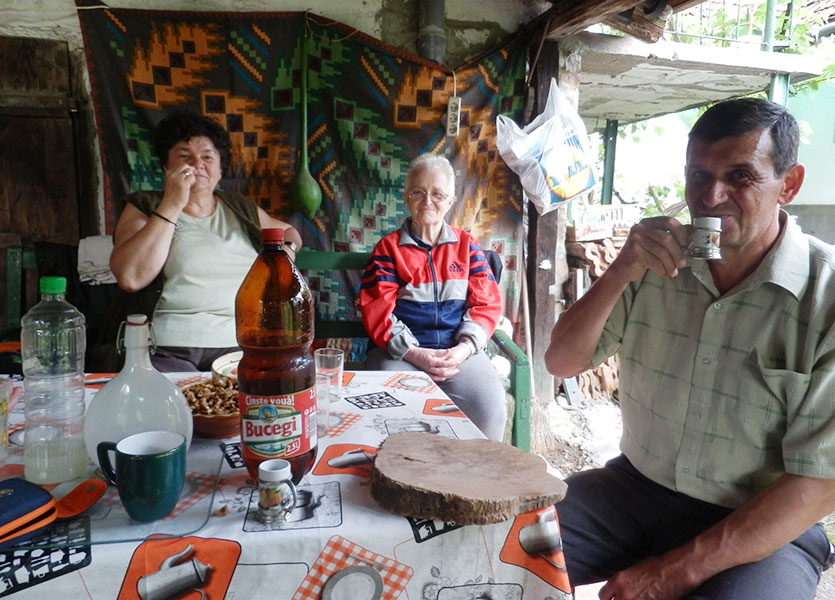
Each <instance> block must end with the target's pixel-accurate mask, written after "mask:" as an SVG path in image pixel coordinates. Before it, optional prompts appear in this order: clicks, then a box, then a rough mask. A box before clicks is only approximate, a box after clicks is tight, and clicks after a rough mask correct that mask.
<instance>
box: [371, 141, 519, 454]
mask: <svg viewBox="0 0 835 600" xmlns="http://www.w3.org/2000/svg"><path fill="white" fill-rule="evenodd" d="M405 189H406V194H405V199H406V204H407V205H408V207H409V212H410V213H411V217H409V218H407V219H406V221H405V222H404V223H403V226H402V227H401V228H400V229H399V230H397V231H394V232H392V233H389V234H388V235H386V236H385V237H384V238H383V239H382V240H380V241H379V242H378V243H377V245H376V246H375V247H374V250H373V252H372V256H371V260H370V261H369V263H368V266H367V267H366V269H365V273H364V274H363V279H362V285H361V287H360V308H361V310H362V320H363V324H364V325H365V329H366V331H368V335H369V336H370V338H371V341H372V342H374V344H375V345H376V346H377V347H376V348H373V349H372V350H371V351H369V353H368V360H367V361H366V367H367V368H368V369H378V370H399V371H402V370H415V369H420V370H422V371H424V372H426V373H427V374H428V375H429V376H430V377H431V378H432V379H433V380H434V381H435V382H436V383H437V384H438V386H439V387H440V388H441V389H443V390H444V392H446V394H447V395H448V396H449V397H450V398H451V399H452V400H453V401H454V402H455V403H456V404H457V405H458V407H459V408H460V409H461V410H462V411H463V412H464V413H465V414H466V415H467V416H468V417H469V418H470V420H471V421H472V422H473V423H474V424H475V425H476V426H477V427H478V428H479V429H480V430H481V431H482V432H483V433H484V435H485V436H487V437H488V438H490V439H494V440H501V439H502V436H503V434H504V429H505V421H506V420H507V405H506V402H505V390H504V386H503V385H502V383H501V381H500V380H499V378H498V375H497V374H496V371H495V369H494V368H493V366H492V365H491V364H490V361H489V359H488V358H487V356H486V355H485V354H484V352H482V351H481V349H482V348H483V347H484V345H485V344H486V342H487V340H488V339H489V338H490V336H491V335H492V334H493V330H494V329H495V327H496V323H497V322H498V320H499V317H500V316H501V296H500V295H499V288H498V285H497V284H496V279H495V278H494V277H493V272H492V271H491V270H490V266H489V265H488V264H487V260H486V259H485V257H484V253H483V252H482V250H481V247H480V246H479V244H478V240H476V238H475V237H473V236H472V235H471V234H470V233H468V232H466V231H464V230H462V229H458V228H455V227H451V226H450V225H449V224H447V223H446V221H444V217H445V215H446V214H447V212H449V209H450V208H452V205H453V204H454V203H455V174H454V172H453V170H452V166H451V165H450V164H449V161H448V160H447V159H446V158H444V157H442V156H437V155H434V154H423V155H421V156H419V157H418V158H416V159H415V160H414V161H413V162H412V164H411V166H410V169H409V173H408V174H407V176H406V188H405Z"/></svg>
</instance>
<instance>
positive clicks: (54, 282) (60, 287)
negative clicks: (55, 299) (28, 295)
mask: <svg viewBox="0 0 835 600" xmlns="http://www.w3.org/2000/svg"><path fill="white" fill-rule="evenodd" d="M40 290H41V294H63V293H66V291H67V278H66V277H56V276H53V275H45V276H44V277H41V282H40Z"/></svg>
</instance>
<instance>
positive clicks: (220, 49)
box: [76, 0, 527, 324]
mask: <svg viewBox="0 0 835 600" xmlns="http://www.w3.org/2000/svg"><path fill="white" fill-rule="evenodd" d="M76 5H77V6H78V7H79V10H78V16H79V20H80V21H81V26H82V33H83V37H84V45H85V52H86V57H87V65H88V70H89V74H90V81H91V86H92V97H93V104H94V111H95V117H96V123H97V130H98V137H99V144H100V151H101V162H102V167H103V170H104V182H103V187H104V202H105V214H106V224H105V225H106V230H107V232H108V233H111V232H112V231H113V228H114V226H115V223H116V220H117V218H118V215H119V213H120V211H121V208H122V199H123V198H124V196H125V195H126V194H127V193H128V192H131V191H134V190H142V189H162V185H163V173H162V168H161V166H160V165H159V163H158V160H157V158H156V157H155V155H154V154H153V150H152V147H151V143H150V134H151V131H152V130H153V127H154V126H155V124H156V123H157V122H159V120H160V119H161V118H162V117H163V116H164V115H165V114H166V113H167V112H169V111H171V110H172V109H173V108H175V107H182V106H187V107H191V108H192V109H194V110H196V111H198V112H201V113H202V114H205V115H208V116H211V117H213V118H215V119H217V120H218V121H219V122H220V123H221V124H222V125H223V126H224V127H226V129H227V130H228V131H229V132H230V134H231V137H232V143H233V150H232V154H233V156H232V159H231V163H232V164H231V173H229V174H227V175H226V177H224V179H223V180H222V182H221V184H220V186H221V187H222V188H224V189H232V190H236V191H239V192H241V193H243V194H244V195H246V196H248V197H249V198H251V199H252V200H253V201H254V202H256V203H257V204H258V205H259V206H261V207H262V208H264V209H265V210H266V211H267V212H269V213H270V214H272V215H274V216H276V217H279V218H281V219H284V220H286V221H288V222H290V223H292V224H293V225H294V226H295V227H296V229H298V230H299V232H300V233H301V235H302V238H303V240H304V245H305V247H308V248H311V249H318V250H336V251H346V250H357V251H368V250H371V248H372V247H373V246H374V244H375V243H376V242H377V241H378V240H379V239H380V238H381V237H382V236H383V235H385V234H386V233H388V232H389V231H392V230H394V229H396V228H397V227H399V226H400V224H401V223H402V221H403V219H404V218H405V217H406V216H407V214H408V211H407V209H406V205H405V202H404V200H403V183H404V179H405V173H406V170H407V168H408V165H409V162H410V161H411V160H412V159H413V158H415V157H416V156H418V155H419V154H422V153H424V152H434V153H438V154H442V155H444V156H446V157H447V158H449V159H450V161H451V162H452V164H453V166H454V168H455V171H456V177H457V181H456V196H457V198H458V201H457V203H456V205H455V206H454V207H453V209H452V211H451V213H450V217H449V220H450V222H451V223H452V224H453V225H456V226H459V227H462V228H465V229H470V230H472V231H473V233H474V234H475V235H476V236H477V237H478V238H479V240H480V241H481V243H482V245H483V246H484V247H485V248H492V249H494V250H496V251H497V252H498V253H499V254H500V255H501V256H502V257H503V262H504V265H505V269H504V274H503V277H502V282H501V287H502V296H503V299H504V302H505V314H506V315H507V316H508V317H509V318H510V320H511V321H512V322H514V324H515V323H518V314H519V294H518V290H519V289H520V275H521V274H520V270H521V269H520V267H521V252H522V245H521V243H520V241H521V240H522V239H523V230H522V190H521V187H520V185H519V181H518V178H517V177H516V176H515V175H514V174H513V173H512V172H511V171H510V170H509V169H508V168H507V166H506V165H505V163H504V161H503V160H502V159H501V157H500V156H499V154H498V152H497V151H496V126H495V123H496V117H497V115H498V114H505V115H508V116H510V117H511V118H514V119H517V120H518V118H519V117H520V115H521V113H522V108H523V103H524V95H525V92H524V78H525V69H526V48H527V42H526V41H525V40H523V39H518V38H517V39H516V40H515V41H512V42H509V44H508V45H507V46H505V47H503V48H502V49H500V50H498V51H496V52H495V53H493V54H491V55H489V56H487V57H486V58H483V59H482V60H479V61H478V62H475V63H472V64H469V65H467V66H465V67H462V68H461V69H460V70H458V71H456V72H455V73H454V74H453V73H452V72H451V71H449V70H448V69H446V68H444V67H442V66H441V65H437V64H435V63H432V62H428V61H425V60H422V59H420V58H418V57H416V56H414V55H411V54H408V53H405V52H403V51H400V50H398V49H395V48H393V47H391V46H389V45H387V44H384V43H382V42H380V41H379V40H376V39H374V38H372V37H370V36H368V35H366V34H363V33H361V32H359V31H356V30H354V29H352V28H350V27H347V26H345V25H344V24H341V23H338V22H334V21H331V20H329V19H327V18H324V17H321V16H317V15H313V14H310V13H302V12H292V13H287V12H285V13H264V12H260V13H246V12H242V13H217V12H214V13H208V12H173V11H151V10H134V9H116V8H113V9H111V8H107V7H105V6H103V5H102V4H101V3H100V2H97V1H96V0H76ZM91 6H98V7H99V8H98V9H90V8H89V7H91ZM84 7H87V8H84ZM82 8H84V9H83V10H82ZM306 28H307V32H308V37H307V39H308V42H307V43H308V55H309V57H308V127H307V129H308V139H307V144H308V153H309V157H310V171H311V173H312V174H313V176H314V178H315V179H316V180H317V181H318V182H319V185H320V186H321V188H322V205H321V207H320V209H319V210H318V212H317V213H316V214H315V215H314V216H313V217H312V218H311V219H307V218H305V217H304V216H302V215H301V214H297V213H293V212H292V208H291V206H290V203H289V199H288V185H289V183H290V181H291V180H292V178H293V176H294V175H295V173H296V166H297V162H298V148H299V144H300V140H299V137H300V134H301V127H300V114H301V109H300V99H301V92H300V85H299V84H300V65H301V55H302V44H303V43H304V40H305V35H304V34H305V30H306ZM453 90H455V92H456V93H457V95H458V96H460V97H461V98H462V105H461V130H460V134H459V135H458V136H456V137H448V136H447V135H446V106H447V100H448V98H449V97H450V95H452V94H453ZM310 279H311V286H312V287H313V288H314V289H315V290H316V291H317V293H318V301H319V303H320V310H322V311H323V312H324V313H325V314H328V313H330V314H331V315H334V316H336V317H337V318H339V317H340V316H342V317H345V316H347V313H353V312H354V311H355V310H356V305H355V302H354V298H355V289H354V288H355V286H356V285H357V282H358V278H357V280H356V281H352V282H334V283H330V282H328V283H325V282H324V278H321V280H320V278H317V277H311V278H310ZM324 286H327V289H325V288H324ZM346 311H347V312H346Z"/></svg>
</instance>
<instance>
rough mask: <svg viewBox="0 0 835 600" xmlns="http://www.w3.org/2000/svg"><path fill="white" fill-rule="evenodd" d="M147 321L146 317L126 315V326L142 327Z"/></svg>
mask: <svg viewBox="0 0 835 600" xmlns="http://www.w3.org/2000/svg"><path fill="white" fill-rule="evenodd" d="M147 320H148V315H142V314H134V315H128V325H144V324H145V321H147Z"/></svg>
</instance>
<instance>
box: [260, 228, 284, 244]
mask: <svg viewBox="0 0 835 600" xmlns="http://www.w3.org/2000/svg"><path fill="white" fill-rule="evenodd" d="M261 242H262V243H264V244H283V243H284V230H283V229H280V228H267V229H262V230H261Z"/></svg>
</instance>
